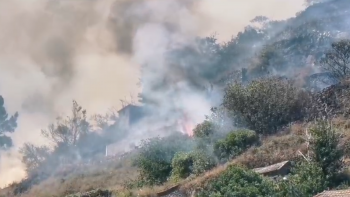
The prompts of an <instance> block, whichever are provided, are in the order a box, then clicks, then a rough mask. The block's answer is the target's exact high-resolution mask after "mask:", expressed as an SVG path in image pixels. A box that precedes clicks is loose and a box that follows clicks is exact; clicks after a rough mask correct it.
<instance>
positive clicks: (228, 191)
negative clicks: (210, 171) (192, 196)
mask: <svg viewBox="0 0 350 197" xmlns="http://www.w3.org/2000/svg"><path fill="white" fill-rule="evenodd" d="M275 194H276V188H275V186H274V184H273V183H272V182H271V181H269V180H268V179H265V178H264V177H262V176H260V175H259V174H257V173H255V172H253V171H250V170H247V169H245V168H242V167H237V166H230V167H229V168H228V169H227V170H225V171H224V172H223V173H222V174H220V175H219V176H218V177H217V178H215V179H214V180H212V181H210V182H209V183H208V184H207V185H206V186H205V187H204V188H203V189H201V191H199V192H198V194H197V196H198V197H207V196H210V197H211V196H213V197H219V196H235V197H263V196H275Z"/></svg>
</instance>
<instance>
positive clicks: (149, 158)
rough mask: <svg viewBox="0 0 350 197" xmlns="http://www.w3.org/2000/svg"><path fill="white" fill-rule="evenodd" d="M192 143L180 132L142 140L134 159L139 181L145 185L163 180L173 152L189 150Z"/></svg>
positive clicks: (170, 168) (167, 174) (167, 175)
mask: <svg viewBox="0 0 350 197" xmlns="http://www.w3.org/2000/svg"><path fill="white" fill-rule="evenodd" d="M192 145H193V142H192V141H191V139H190V138H189V137H188V136H187V135H183V134H180V133H176V134H173V135H170V136H168V137H164V138H159V137H158V138H152V139H148V140H145V141H143V142H142V145H141V148H140V153H139V155H138V156H137V157H136V159H135V164H136V166H137V167H138V168H139V171H140V177H139V178H140V182H142V184H146V185H157V184H161V183H163V182H165V181H166V180H167V179H168V177H169V176H170V174H171V171H172V167H171V162H172V160H173V157H174V155H175V153H177V152H181V151H184V152H186V151H189V150H191V149H193V147H192ZM141 186H142V185H141Z"/></svg>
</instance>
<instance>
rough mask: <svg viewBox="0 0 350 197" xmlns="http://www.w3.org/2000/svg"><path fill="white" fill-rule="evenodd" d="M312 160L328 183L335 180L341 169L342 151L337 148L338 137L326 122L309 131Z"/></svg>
mask: <svg viewBox="0 0 350 197" xmlns="http://www.w3.org/2000/svg"><path fill="white" fill-rule="evenodd" d="M310 134H311V140H310V149H311V152H312V158H311V159H312V160H313V161H314V162H316V163H317V164H318V165H319V166H320V167H321V169H322V171H323V173H324V174H325V175H326V177H327V180H328V181H329V182H330V183H334V182H336V180H337V175H338V174H339V172H340V171H341V169H342V167H343V160H342V157H343V151H342V150H341V149H340V148H339V140H340V135H339V134H338V133H336V131H335V130H334V129H333V128H332V127H331V125H330V124H328V123H327V122H323V121H322V122H319V123H318V124H316V125H315V126H314V127H312V128H311V129H310Z"/></svg>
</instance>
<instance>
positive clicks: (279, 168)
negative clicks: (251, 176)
mask: <svg viewBox="0 0 350 197" xmlns="http://www.w3.org/2000/svg"><path fill="white" fill-rule="evenodd" d="M291 167H292V166H291V163H290V161H283V162H280V163H276V164H273V165H270V166H266V167H262V168H255V169H253V171H255V172H256V173H258V174H261V175H264V176H269V177H274V176H286V175H288V174H289V173H290V169H291Z"/></svg>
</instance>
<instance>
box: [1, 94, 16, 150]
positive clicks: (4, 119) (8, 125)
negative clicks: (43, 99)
mask: <svg viewBox="0 0 350 197" xmlns="http://www.w3.org/2000/svg"><path fill="white" fill-rule="evenodd" d="M4 104H5V101H4V98H3V97H2V96H0V148H2V147H4V146H5V147H10V146H12V140H11V138H10V137H8V136H6V135H5V134H7V133H12V132H14V131H15V129H16V127H17V118H18V113H17V112H16V113H15V114H14V115H13V116H10V117H9V115H8V113H7V111H6V109H5V106H4Z"/></svg>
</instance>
